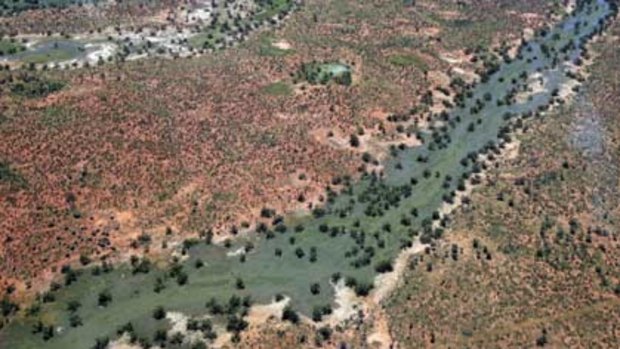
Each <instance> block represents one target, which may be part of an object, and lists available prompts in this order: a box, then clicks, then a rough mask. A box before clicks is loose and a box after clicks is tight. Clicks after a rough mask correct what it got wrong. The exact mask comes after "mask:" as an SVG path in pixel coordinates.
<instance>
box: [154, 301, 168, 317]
mask: <svg viewBox="0 0 620 349" xmlns="http://www.w3.org/2000/svg"><path fill="white" fill-rule="evenodd" d="M165 317H166V311H165V310H164V307H162V306H161V305H160V306H158V307H156V308H155V310H153V318H154V319H155V320H162V319H163V318H165Z"/></svg>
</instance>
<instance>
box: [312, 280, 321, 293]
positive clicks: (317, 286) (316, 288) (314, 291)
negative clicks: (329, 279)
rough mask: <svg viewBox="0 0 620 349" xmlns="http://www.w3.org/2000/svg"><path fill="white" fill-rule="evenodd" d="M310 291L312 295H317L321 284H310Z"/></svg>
mask: <svg viewBox="0 0 620 349" xmlns="http://www.w3.org/2000/svg"><path fill="white" fill-rule="evenodd" d="M310 293H312V294H313V295H317V294H319V293H321V285H320V284H319V283H318V282H315V283H313V284H312V285H310Z"/></svg>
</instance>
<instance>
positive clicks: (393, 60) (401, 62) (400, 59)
mask: <svg viewBox="0 0 620 349" xmlns="http://www.w3.org/2000/svg"><path fill="white" fill-rule="evenodd" d="M388 61H389V62H390V64H392V65H395V66H397V67H411V66H414V67H416V68H419V69H421V70H424V71H426V70H428V65H427V64H426V62H424V60H423V59H422V58H420V57H418V56H416V55H410V54H396V55H392V56H390V57H389V58H388Z"/></svg>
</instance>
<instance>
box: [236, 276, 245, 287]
mask: <svg viewBox="0 0 620 349" xmlns="http://www.w3.org/2000/svg"><path fill="white" fill-rule="evenodd" d="M235 287H237V289H239V290H243V289H244V288H245V283H244V282H243V280H242V279H241V278H237V281H235Z"/></svg>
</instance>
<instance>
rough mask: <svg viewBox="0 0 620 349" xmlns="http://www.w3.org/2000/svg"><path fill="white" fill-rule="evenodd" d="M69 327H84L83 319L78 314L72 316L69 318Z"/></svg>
mask: <svg viewBox="0 0 620 349" xmlns="http://www.w3.org/2000/svg"><path fill="white" fill-rule="evenodd" d="M69 326H71V327H79V326H82V318H80V316H79V315H78V314H71V316H69Z"/></svg>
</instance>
